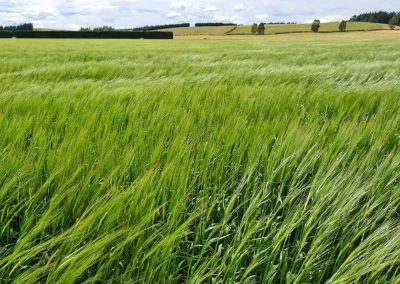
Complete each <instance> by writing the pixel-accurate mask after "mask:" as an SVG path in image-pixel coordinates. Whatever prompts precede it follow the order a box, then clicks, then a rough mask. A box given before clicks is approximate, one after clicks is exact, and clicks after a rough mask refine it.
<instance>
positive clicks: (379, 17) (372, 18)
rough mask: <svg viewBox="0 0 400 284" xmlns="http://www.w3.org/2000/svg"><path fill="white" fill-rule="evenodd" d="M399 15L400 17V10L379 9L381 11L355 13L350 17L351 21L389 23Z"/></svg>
mask: <svg viewBox="0 0 400 284" xmlns="http://www.w3.org/2000/svg"><path fill="white" fill-rule="evenodd" d="M399 17H400V12H386V11H379V12H369V13H362V14H359V15H354V16H353V17H351V18H350V21H351V22H371V23H381V24H389V22H390V20H392V19H393V18H399Z"/></svg>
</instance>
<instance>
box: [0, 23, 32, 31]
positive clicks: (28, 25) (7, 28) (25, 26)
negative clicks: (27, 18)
mask: <svg viewBox="0 0 400 284" xmlns="http://www.w3.org/2000/svg"><path fill="white" fill-rule="evenodd" d="M0 31H33V24H32V23H25V24H22V25H14V26H0Z"/></svg>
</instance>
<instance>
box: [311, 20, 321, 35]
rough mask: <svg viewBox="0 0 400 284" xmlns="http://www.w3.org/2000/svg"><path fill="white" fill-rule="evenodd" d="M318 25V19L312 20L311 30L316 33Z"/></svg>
mask: <svg viewBox="0 0 400 284" xmlns="http://www.w3.org/2000/svg"><path fill="white" fill-rule="evenodd" d="M320 27H321V22H320V20H314V22H313V23H312V24H311V31H312V32H314V33H317V32H319V28H320Z"/></svg>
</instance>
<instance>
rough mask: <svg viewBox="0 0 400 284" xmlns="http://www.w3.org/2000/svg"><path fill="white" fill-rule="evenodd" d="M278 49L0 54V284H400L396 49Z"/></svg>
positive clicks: (99, 45)
mask: <svg viewBox="0 0 400 284" xmlns="http://www.w3.org/2000/svg"><path fill="white" fill-rule="evenodd" d="M336 27H337V26H336ZM283 38H286V37H276V38H275V39H274V40H269V41H262V40H254V41H246V40H241V41H234V40H226V41H225V40H224V41H146V40H144V41H129V40H126V41H121V40H91V41H86V40H46V39H41V40H2V41H1V64H0V74H1V84H0V228H1V231H0V232H1V234H0V279H1V281H0V282H2V283H278V284H279V283H398V282H399V280H400V278H399V272H400V271H399V264H400V263H399V261H400V241H399V240H400V225H399V204H400V136H399V135H400V112H399V109H400V99H399V98H400V89H399V87H398V83H399V80H400V67H399V66H398V64H393V62H396V60H398V46H399V44H400V39H382V38H380V40H379V41H378V40H376V39H370V40H366V39H365V38H363V39H362V40H353V39H352V41H346V40H344V39H341V40H332V41H330V40H327V39H323V37H318V40H315V41H314V40H304V41H301V40H300V41H297V42H294V41H289V42H288V41H284V40H283ZM377 51H379V52H377Z"/></svg>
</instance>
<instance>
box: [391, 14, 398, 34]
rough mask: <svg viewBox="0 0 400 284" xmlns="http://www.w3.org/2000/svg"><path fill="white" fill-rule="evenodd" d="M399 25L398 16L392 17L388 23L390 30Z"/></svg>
mask: <svg viewBox="0 0 400 284" xmlns="http://www.w3.org/2000/svg"><path fill="white" fill-rule="evenodd" d="M399 25H400V15H396V16H393V17H392V18H391V19H390V21H389V26H390V28H391V29H392V30H394V29H395V28H396V26H399Z"/></svg>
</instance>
